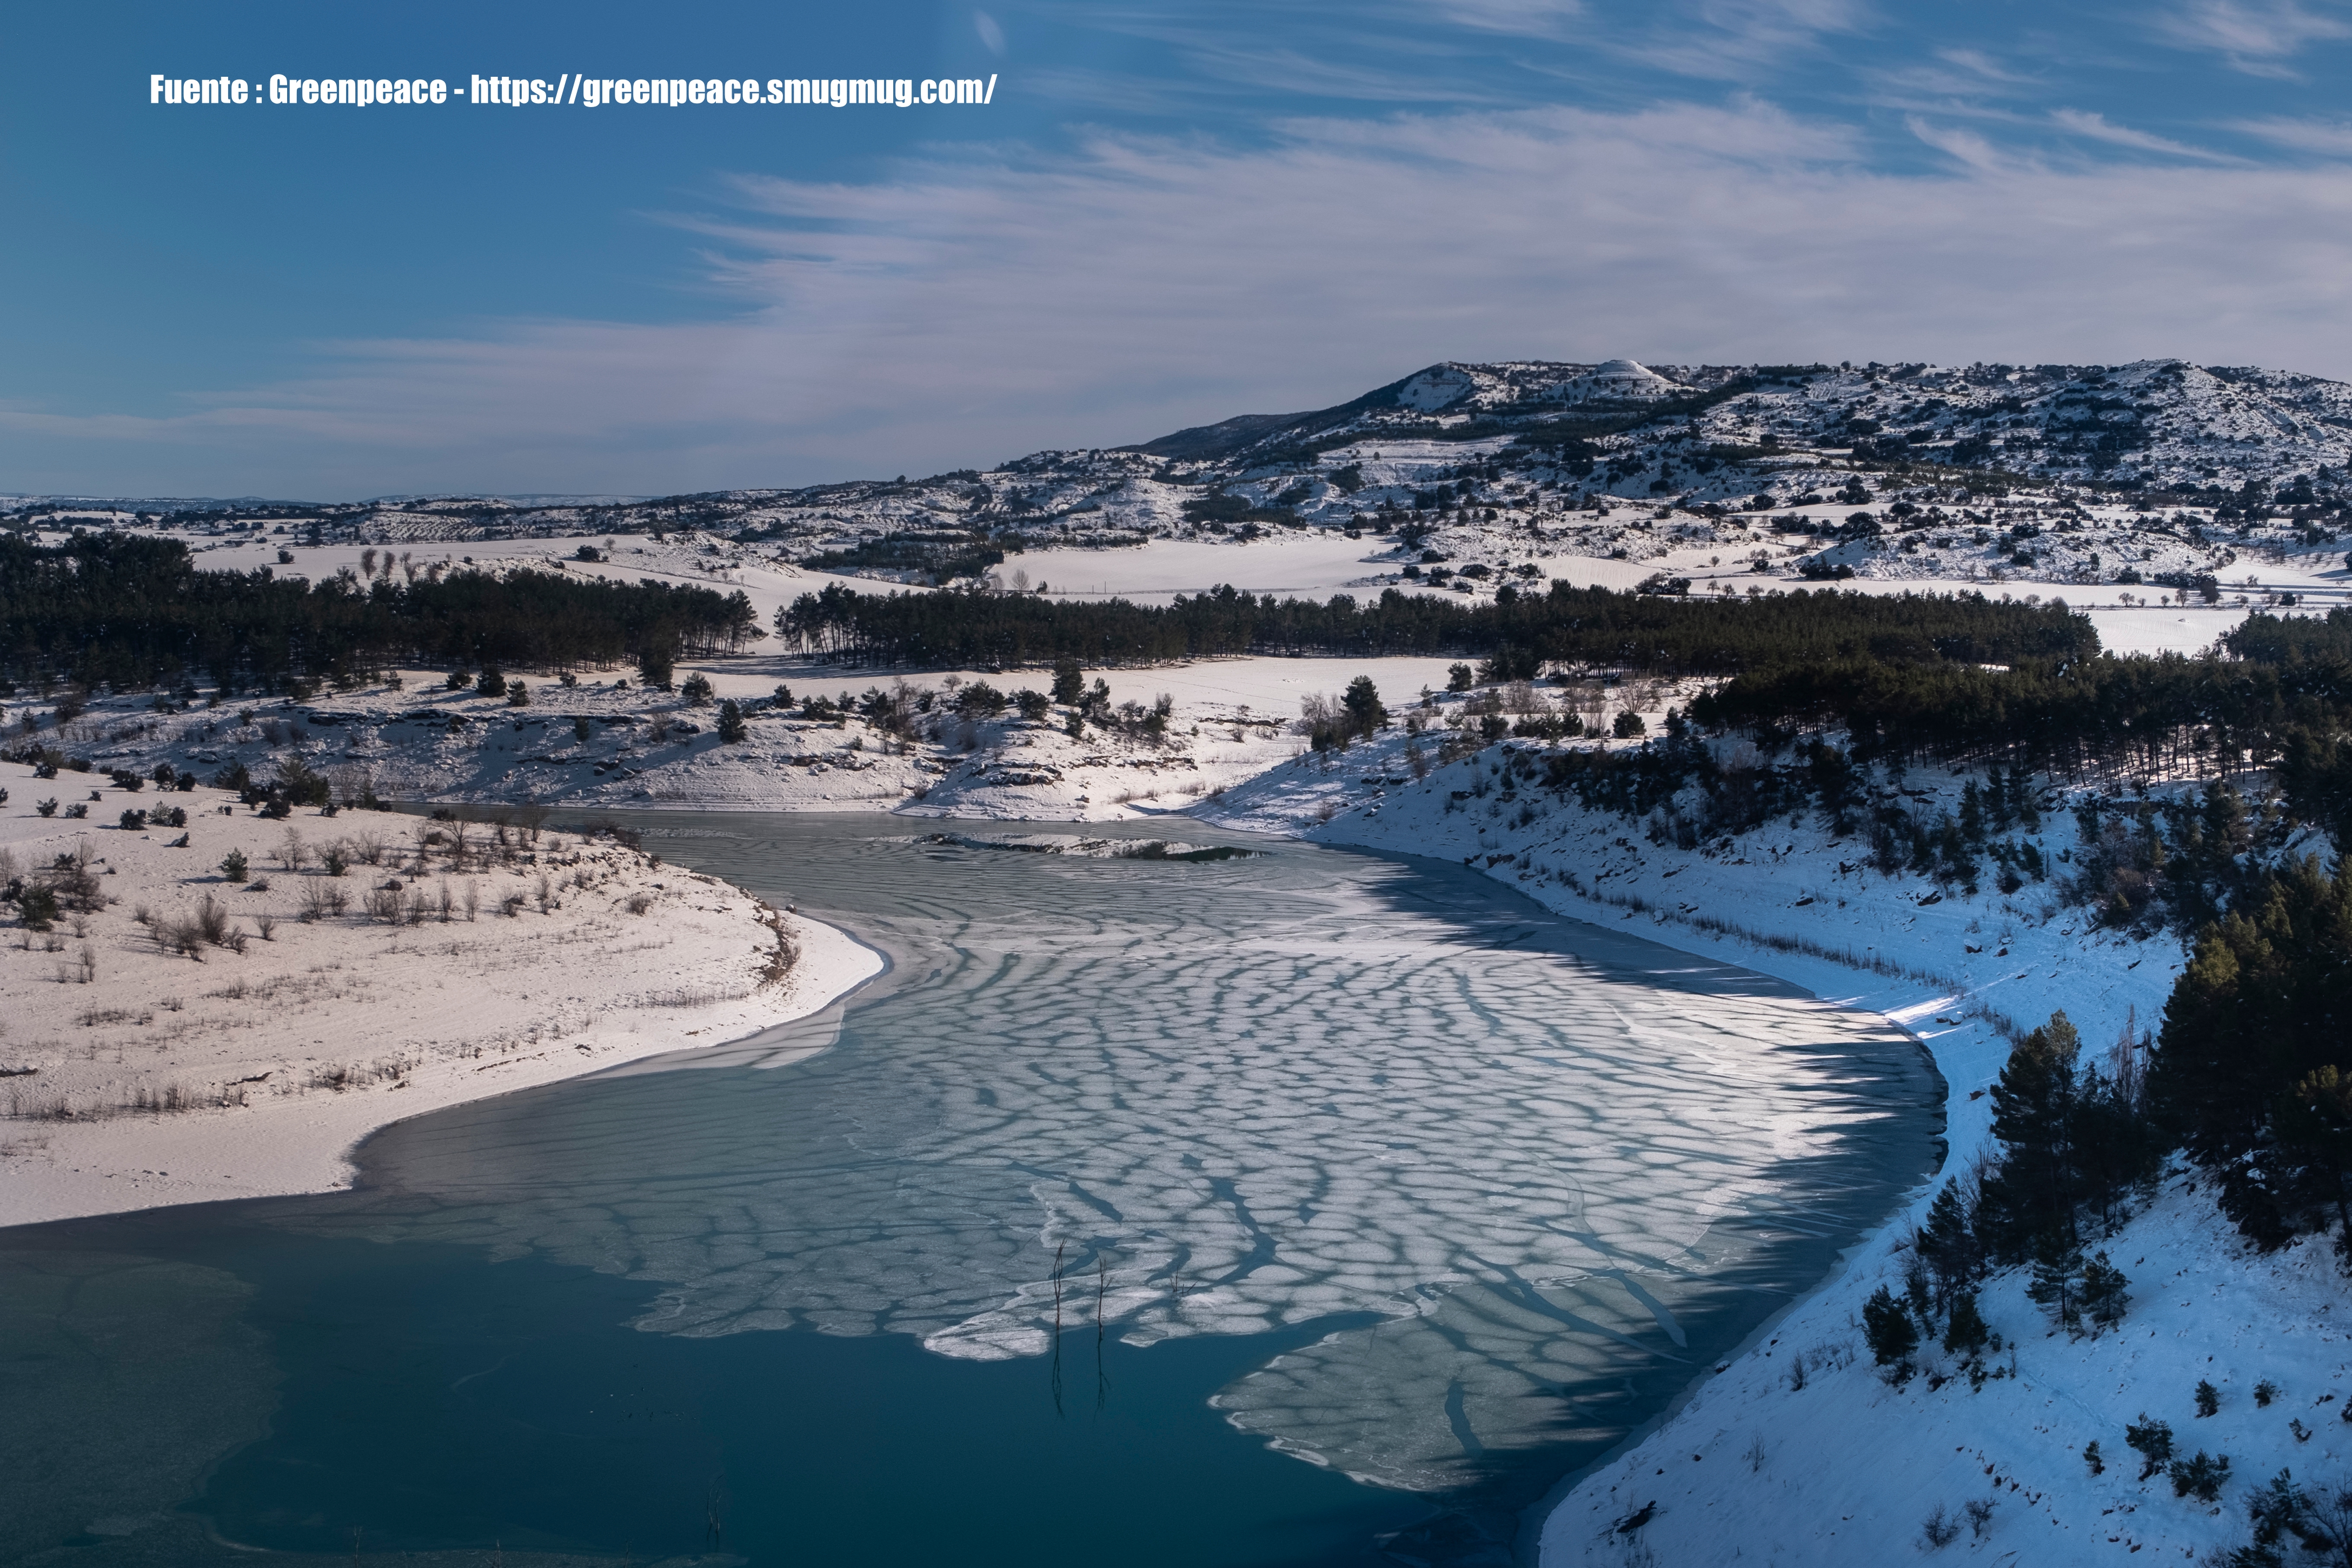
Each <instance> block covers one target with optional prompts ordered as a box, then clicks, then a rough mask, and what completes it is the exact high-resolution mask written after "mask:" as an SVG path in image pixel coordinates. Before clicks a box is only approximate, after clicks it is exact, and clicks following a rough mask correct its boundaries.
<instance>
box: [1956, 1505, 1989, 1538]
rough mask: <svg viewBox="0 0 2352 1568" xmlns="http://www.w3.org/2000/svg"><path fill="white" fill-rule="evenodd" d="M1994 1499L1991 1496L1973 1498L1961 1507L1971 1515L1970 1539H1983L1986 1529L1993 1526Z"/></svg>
mask: <svg viewBox="0 0 2352 1568" xmlns="http://www.w3.org/2000/svg"><path fill="white" fill-rule="evenodd" d="M1992 1510H1993V1501H1992V1499H1990V1498H1971V1499H1969V1500H1968V1501H1967V1502H1966V1503H1963V1504H1962V1505H1961V1507H1960V1511H1961V1512H1962V1513H1965V1514H1967V1515H1968V1516H1969V1540H1971V1541H1982V1540H1983V1539H1984V1533H1985V1531H1988V1530H1990V1529H1991V1528H1992Z"/></svg>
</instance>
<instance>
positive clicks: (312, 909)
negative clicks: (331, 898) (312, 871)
mask: <svg viewBox="0 0 2352 1568" xmlns="http://www.w3.org/2000/svg"><path fill="white" fill-rule="evenodd" d="M331 888H334V885H333V884H332V883H330V882H320V881H310V882H305V883H303V884H302V918H303V919H304V920H306V921H316V920H324V919H325V918H326V917H327V915H328V914H329V913H331V910H329V909H328V899H327V895H328V890H329V889H331ZM334 891H335V892H337V893H338V894H340V893H341V891H342V889H340V888H334Z"/></svg>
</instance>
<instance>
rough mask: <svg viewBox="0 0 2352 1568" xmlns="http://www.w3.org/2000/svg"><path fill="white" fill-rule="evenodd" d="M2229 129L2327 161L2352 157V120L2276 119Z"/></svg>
mask: <svg viewBox="0 0 2352 1568" xmlns="http://www.w3.org/2000/svg"><path fill="white" fill-rule="evenodd" d="M2229 128H2230V129H2231V130H2232V131H2238V132H2244V133H2245V134H2246V135H2249V136H2255V137H2259V138H2261V139H2262V140H2263V141H2264V142H2270V143H2272V144H2273V146H2278V147H2285V148H2289V149H2291V150H2292V151H2294V152H2297V153H2317V154H2318V155H2320V156H2321V157H2326V158H2352V121H2344V120H2297V119H2287V118H2278V117H2273V118H2270V119H2264V120H2240V121H2233V122H2231V125H2230V127H2229Z"/></svg>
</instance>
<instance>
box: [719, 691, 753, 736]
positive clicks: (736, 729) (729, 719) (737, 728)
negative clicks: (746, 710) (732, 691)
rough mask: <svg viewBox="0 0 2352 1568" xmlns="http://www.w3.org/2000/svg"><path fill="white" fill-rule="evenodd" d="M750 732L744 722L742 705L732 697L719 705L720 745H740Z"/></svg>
mask: <svg viewBox="0 0 2352 1568" xmlns="http://www.w3.org/2000/svg"><path fill="white" fill-rule="evenodd" d="M750 732H751V731H750V728H749V727H748V726H747V725H745V723H744V722H743V709H742V705H741V704H740V703H739V702H737V701H736V700H734V699H733V698H731V697H730V698H729V699H728V700H726V701H724V702H721V703H720V704H719V744H720V745H723V746H734V745H740V744H741V743H742V741H743V738H744V736H746V735H748V734H749V733H750Z"/></svg>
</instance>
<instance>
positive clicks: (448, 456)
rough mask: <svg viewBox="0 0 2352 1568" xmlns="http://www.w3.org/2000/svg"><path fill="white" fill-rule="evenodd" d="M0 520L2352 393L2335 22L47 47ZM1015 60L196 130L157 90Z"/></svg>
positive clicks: (560, 14)
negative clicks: (210, 78) (2156, 373)
mask: <svg viewBox="0 0 2352 1568" xmlns="http://www.w3.org/2000/svg"><path fill="white" fill-rule="evenodd" d="M0 37H5V52H4V53H0V60H5V65H0V70H5V92H0V202H5V208H0V210H5V212H6V213H7V214H8V215H9V216H10V218H11V220H12V221H11V222H10V224H9V229H10V240H9V243H8V244H6V245H5V246H0V288H5V299H7V300H9V301H11V302H12V305H13V307H14V308H13V309H10V310H5V311H0V490H8V491H18V492H25V491H37V492H38V491H68V492H77V493H92V494H184V495H190V494H210V495H241V494H266V495H275V496H292V497H300V498H305V499H337V498H344V497H353V496H364V495H373V494H383V493H390V492H399V491H419V490H422V491H445V490H490V491H498V492H510V493H511V492H527V491H599V492H621V493H633V494H653V493H668V492H674V491H681V490H692V489H714V488H720V487H727V486H742V485H770V484H802V483H811V482H815V481H819V480H824V479H843V478H851V477H857V476H864V475H872V474H884V475H887V474H894V473H899V472H908V473H921V472H932V471H937V470H940V469H944V468H955V467H961V466H964V465H969V464H981V463H987V462H992V461H994V460H997V459H999V458H1005V457H1009V456H1013V455H1016V454H1018V453H1021V452H1024V451H1027V450H1031V449H1034V448H1036V447H1042V446H1047V445H1069V446H1087V445H1116V444H1121V443H1125V442H1130V441H1137V440H1142V439H1147V438H1149V437H1152V436H1155V435H1159V434H1161V433H1164V432H1165V431H1167V430H1169V429H1172V428H1175V427H1177V426H1183V425H1187V424H1194V423H1199V422H1201V421H1203V420H1209V419H1216V418H1222V417H1224V416H1229V415H1232V414H1236V413H1242V412H1264V411H1273V410H1286V409H1292V408H1299V407H1312V406H1317V405H1323V404H1328V403H1334V402H1339V401H1341V400H1343V399H1345V398H1347V397H1349V396H1352V395H1356V394H1357V393H1359V392H1361V391H1363V390H1365V389H1366V388H1368V387H1370V386H1371V385H1374V384H1379V383H1381V382H1384V381H1387V380H1390V379H1392V378H1394V377H1396V376H1398V375H1401V374H1406V373H1407V372H1410V371H1412V370H1414V369H1417V368H1419V367H1420V366H1422V365H1424V364H1427V363H1432V362H1433V361H1435V360H1439V359H1445V358H1454V359H1477V358H1507V357H1545V358H1570V359H1594V358H1602V357H1607V356H1610V355H1613V354H1630V355H1633V356H1635V357H1638V358H1643V359H1650V360H1656V361H1661V362H1666V363H1681V362H1697V361H1714V362H1725V361H1739V360H1749V359H1765V360H1784V359H1807V360H1810V359H1816V358H1822V359H1832V360H1835V359H1842V358H1863V359H1867V358H1878V359H1895V358H1927V359H1937V360H1944V361H1955V360H1958V361H1965V360H1973V359H1988V360H2008V361H2022V362H2045V361H2058V360H2080V361H2090V362H2097V363H2113V362H2120V361H2124V360H2128V359H2133V358H2137V357H2142V356H2155V355H2168V354H2180V355H2186V356H2188V357H2191V358H2194V359H2198V360H2200V361H2202V362H2205V363H2263V364H2270V365H2273V366H2278V367H2281V368H2287V369H2295V370H2304V371H2309V372H2312V373H2315V374H2325V375H2335V376H2347V377H2352V313H2347V304H2352V299H2347V293H2352V266H2347V262H2352V104H2347V94H2346V90H2345V87H2344V84H2345V82H2346V81H2347V64H2352V3H2345V0H2157V3H2154V4H2147V3H2143V4H2117V5H2104V4H2099V5H2092V4H2083V5H2072V4H2064V3H2059V4H2051V3H2048V0H2044V3H2042V4H2033V5H2027V4H2011V3H2007V0H1985V3H1980V4H1974V5H1959V4H1948V3H1937V0H1910V3H1906V4H1894V3H1891V0H1888V3H1880V4H1870V3H1866V0H1654V3H1652V4H1640V5H1637V4H1623V3H1618V0H1524V3H1522V0H1432V3H1425V4H1386V3H1380V0H1375V3H1371V4H1353V5H1344V6H1342V5H1295V4H1294V5H1285V4H1280V3H1276V4H1265V3H1255V4H1249V5H1240V4H1234V5H1225V4H1198V5H1180V4H1155V3H1150V0H1139V3H1122V4H1105V5H1055V4H1043V5H1032V4H1014V3H1011V0H989V4H988V5H987V6H986V7H985V8H984V9H982V8H975V7H974V6H972V5H928V4H867V5H857V6H845V5H825V6H816V5H798V4H782V5H776V4H767V5H756V6H755V5H666V6H660V7H655V6H648V5H637V6H622V5H562V6H554V5H521V4H518V5H481V4H479V3H476V4H471V5H462V6H460V5H405V6H403V7H400V8H398V9H397V10H396V11H395V10H394V9H393V8H388V7H379V8H373V9H371V10H369V11H368V12H366V13H364V14H362V12H361V11H360V9H359V8H356V7H326V6H319V5H244V6H239V7H235V8H228V7H203V8H199V7H190V6H185V5H121V6H111V7H90V6H52V7H44V8H38V9H36V8H31V7H25V8H20V9H19V10H18V11H17V12H16V13H15V14H14V15H13V16H12V17H11V19H10V20H9V22H8V23H7V24H6V31H5V35H0ZM278 71H282V72H285V73H287V74H289V75H294V76H318V77H342V76H394V75H409V76H439V77H443V78H445V79H448V80H450V81H451V82H452V83H453V84H456V85H463V84H464V83H465V82H466V81H467V79H469V78H470V77H471V76H472V75H474V74H483V75H500V74H503V75H517V74H525V75H534V76H541V77H545V78H548V79H553V78H555V77H556V76H557V75H558V74H559V73H561V72H564V71H584V72H586V73H587V74H589V75H592V76H597V77H604V76H616V77H638V76H644V77H667V76H673V75H675V76H688V75H692V76H700V77H712V76H752V77H758V78H761V79H765V78H769V77H785V76H817V75H822V76H826V77H832V76H853V75H856V76H883V75H887V76H892V77H900V76H904V77H912V78H922V77H928V76H939V75H951V76H968V75H979V76H987V75H994V76H996V78H997V79H998V86H997V89H996V93H995V97H994V100H993V102H992V103H991V104H990V105H989V106H987V107H986V108H984V109H966V108H957V109H953V110H947V109H932V110H923V109H916V110H895V109H866V108H860V109H849V110H831V109H824V110H809V109H801V108H776V109H759V110H742V109H727V110H709V109H698V108H691V107H689V108H686V109H678V110H668V109H662V108H657V107H650V106H648V107H637V108H622V107H613V108H607V109H604V110H593V111H591V110H578V109H561V110H556V109H549V110H538V109H534V110H514V109H508V108H503V107H479V108H477V107H474V106H471V105H466V104H460V103H452V104H449V105H446V106H443V107H440V108H437V109H431V110H404V109H399V108H370V109H357V110H353V109H342V108H334V107H327V106H315V107H308V108H282V109H281V108H262V107H247V108H241V109H240V108H223V109H173V108H167V107H154V106H151V105H150V104H149V103H148V101H147V100H148V77H149V74H150V73H151V72H163V73H166V74H171V75H176V76H184V77H186V76H199V77H200V76H206V75H218V74H226V75H232V76H242V77H244V78H246V79H249V80H261V79H266V78H267V77H268V75H269V74H270V73H272V72H278Z"/></svg>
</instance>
